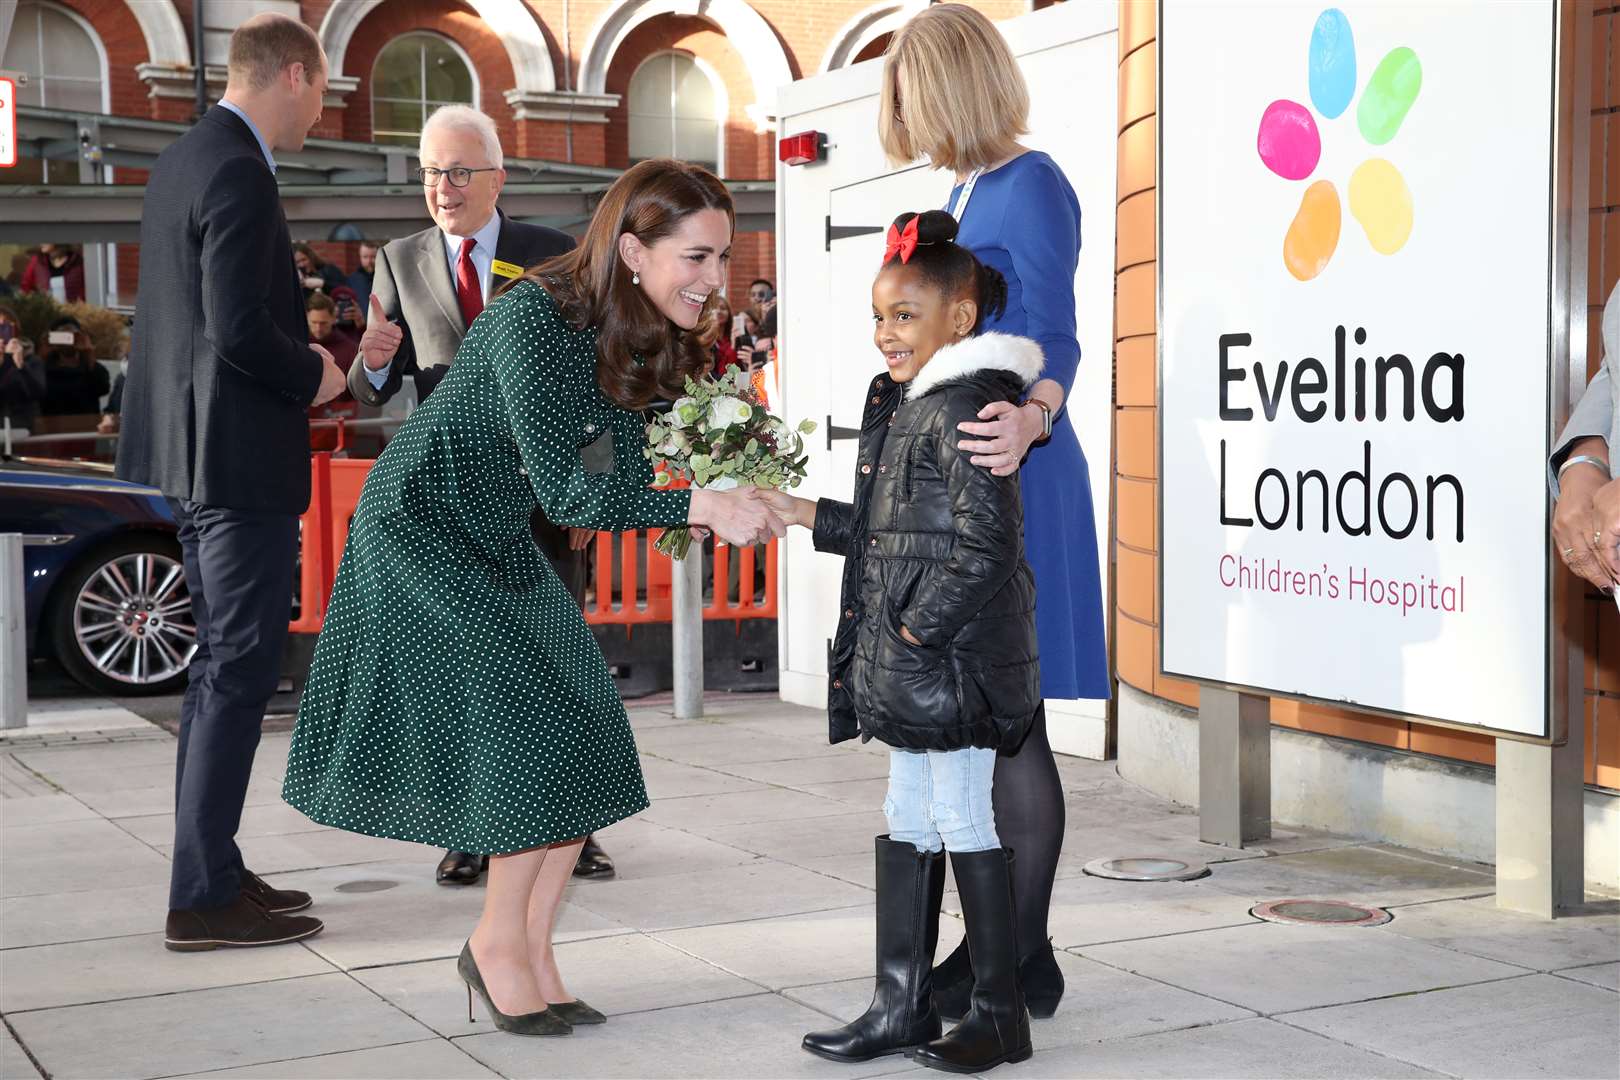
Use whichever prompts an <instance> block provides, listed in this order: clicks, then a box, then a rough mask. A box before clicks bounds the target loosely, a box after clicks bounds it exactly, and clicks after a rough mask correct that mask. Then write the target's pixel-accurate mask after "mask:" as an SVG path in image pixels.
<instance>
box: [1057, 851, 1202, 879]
mask: <svg viewBox="0 0 1620 1080" xmlns="http://www.w3.org/2000/svg"><path fill="white" fill-rule="evenodd" d="M1084 869H1085V872H1086V873H1088V874H1090V875H1091V876H1092V877H1100V878H1111V879H1113V880H1114V881H1191V880H1192V879H1193V878H1201V877H1204V876H1206V875H1207V874H1208V873H1209V867H1207V866H1205V865H1204V864H1203V863H1201V862H1188V861H1187V860H1185V859H1171V858H1166V857H1164V856H1159V855H1133V856H1129V857H1126V858H1123V859H1093V860H1092V861H1091V862H1088V863H1086V865H1085V868H1084Z"/></svg>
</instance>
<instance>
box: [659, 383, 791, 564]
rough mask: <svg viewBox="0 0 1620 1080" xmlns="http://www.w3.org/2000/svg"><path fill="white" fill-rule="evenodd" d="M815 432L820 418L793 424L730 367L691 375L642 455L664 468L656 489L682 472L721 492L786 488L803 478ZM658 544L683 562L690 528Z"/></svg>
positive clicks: (676, 531) (689, 542) (667, 534)
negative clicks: (808, 445)
mask: <svg viewBox="0 0 1620 1080" xmlns="http://www.w3.org/2000/svg"><path fill="white" fill-rule="evenodd" d="M815 430H816V422H815V421H814V420H806V421H804V422H803V423H801V424H800V425H799V426H798V427H797V428H794V427H789V426H788V424H787V423H786V421H784V420H781V419H780V418H778V417H775V416H772V415H771V414H770V413H769V412H768V411H766V409H765V407H764V406H763V405H761V404H760V403H759V397H758V395H757V394H756V393H755V391H754V387H753V383H752V381H751V380H750V377H749V375H748V373H747V372H744V371H742V370H741V369H740V368H732V369H730V370H728V371H727V372H726V373H725V374H723V375H719V376H713V375H705V376H704V377H703V378H701V379H687V380H686V396H685V397H682V398H680V399H679V400H678V401H676V402H675V404H674V406H673V407H672V408H671V409H670V410H669V412H668V413H666V414H665V415H663V416H660V417H658V418H656V419H654V420H653V422H652V423H651V424H649V425H648V426H647V448H646V449H645V450H644V451H643V453H644V454H645V455H646V457H647V459H648V460H649V461H651V462H652V463H653V466H654V467H655V468H657V467H658V466H663V468H662V469H660V470H659V473H658V476H657V478H656V479H655V480H654V484H655V485H656V486H658V487H668V486H669V485H670V484H672V483H674V481H675V478H676V477H677V476H679V477H684V478H686V479H688V480H691V481H692V483H693V484H695V485H697V486H698V487H700V488H710V489H712V490H715V491H725V490H728V489H730V488H735V487H740V486H742V485H744V484H752V485H753V486H754V487H759V488H770V489H774V490H777V491H786V490H787V489H788V488H792V487H798V485H799V481H801V480H803V479H804V463H805V462H806V461H807V460H808V457H807V456H806V455H805V453H804V438H803V436H805V435H808V434H810V433H811V432H812V431H815ZM655 546H656V547H657V548H658V550H659V551H661V552H663V553H664V554H665V555H669V556H672V557H673V558H676V559H684V558H686V553H687V551H688V549H690V548H691V546H692V530H691V529H690V528H689V527H687V526H684V525H683V526H680V527H678V528H674V529H667V530H665V532H664V535H663V536H661V537H659V538H658V543H657V544H656V545H655Z"/></svg>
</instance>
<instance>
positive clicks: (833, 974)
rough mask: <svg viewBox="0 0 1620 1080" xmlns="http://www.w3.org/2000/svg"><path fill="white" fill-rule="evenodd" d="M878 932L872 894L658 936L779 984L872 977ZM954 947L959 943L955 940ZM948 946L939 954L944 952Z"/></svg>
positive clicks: (722, 965) (712, 960) (764, 981)
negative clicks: (840, 904) (843, 903)
mask: <svg viewBox="0 0 1620 1080" xmlns="http://www.w3.org/2000/svg"><path fill="white" fill-rule="evenodd" d="M874 933H875V932H874V930H873V924H872V904H871V900H870V894H868V900H867V902H866V903H863V904H859V905H856V906H851V907H845V908H838V909H834V910H830V911H814V912H807V913H804V914H800V915H791V916H786V917H783V918H777V919H756V920H753V921H751V922H739V923H723V924H719V925H714V926H701V927H694V928H691V929H685V930H665V931H660V932H657V933H655V934H654V935H653V936H654V937H656V938H657V939H658V940H659V941H662V942H665V943H667V944H669V945H672V946H674V947H675V948H677V949H679V950H680V951H681V952H683V953H687V954H689V955H691V956H696V957H698V958H700V959H702V960H705V961H707V962H708V963H710V964H713V965H715V966H716V967H718V968H720V969H722V970H724V971H729V972H733V973H734V974H737V975H740V976H742V977H743V978H745V979H750V980H752V981H753V982H756V983H758V984H759V985H761V986H767V987H770V988H771V989H773V990H777V989H780V988H782V987H786V986H802V985H805V984H808V983H822V982H831V981H835V980H840V979H853V978H857V977H860V978H865V979H868V980H870V979H871V977H872V970H873V968H872V965H873V963H874V955H875V939H874ZM957 937H958V938H960V933H959V932H958V934H957ZM951 947H953V948H954V947H955V943H954V941H953V942H952V946H951ZM946 951H947V950H943V949H942V950H940V951H939V952H938V954H937V955H938V956H939V957H940V958H943V957H944V956H945V955H946Z"/></svg>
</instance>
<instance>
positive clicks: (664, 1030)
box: [456, 994, 914, 1080]
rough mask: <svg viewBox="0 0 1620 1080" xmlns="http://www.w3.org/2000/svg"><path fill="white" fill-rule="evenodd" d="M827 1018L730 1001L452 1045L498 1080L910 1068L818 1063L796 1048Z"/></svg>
mask: <svg viewBox="0 0 1620 1080" xmlns="http://www.w3.org/2000/svg"><path fill="white" fill-rule="evenodd" d="M825 1022H826V1017H824V1016H822V1015H821V1014H820V1013H817V1012H814V1011H813V1010H811V1009H807V1008H805V1007H804V1006H803V1005H800V1004H798V1003H797V1002H792V1001H788V1000H786V999H784V998H781V997H778V996H777V995H775V994H761V995H758V996H756V997H746V998H734V999H732V1000H729V1001H721V1002H711V1003H708V1004H703V1005H687V1006H683V1007H681V1008H676V1009H657V1010H654V1011H652V1012H639V1013H631V1014H630V1015H628V1016H620V1017H614V1018H612V1019H610V1020H609V1021H608V1022H607V1023H606V1024H604V1025H602V1026H601V1027H595V1028H589V1027H586V1028H575V1029H574V1033H573V1034H572V1035H570V1036H568V1037H567V1038H564V1039H523V1038H519V1037H516V1036H513V1035H508V1034H506V1033H505V1032H495V1033H492V1034H489V1035H474V1036H472V1037H471V1038H467V1039H457V1040H456V1045H457V1046H459V1047H460V1048H461V1049H463V1050H465V1051H466V1052H467V1053H469V1054H471V1055H472V1056H473V1057H475V1058H477V1059H478V1060H480V1061H482V1062H483V1063H484V1064H485V1065H488V1066H489V1067H490V1068H492V1069H494V1070H495V1071H496V1072H498V1073H500V1074H501V1075H502V1076H508V1077H512V1078H514V1080H527V1078H530V1077H557V1076H566V1077H571V1078H581V1080H585V1078H609V1077H614V1078H625V1080H636V1078H643V1077H645V1078H649V1080H654V1078H663V1077H682V1078H685V1077H694V1076H702V1077H716V1078H723V1077H742V1078H748V1080H754V1078H757V1077H811V1078H821V1077H824V1078H827V1080H861V1078H864V1077H869V1076H881V1075H885V1074H890V1073H896V1072H910V1071H912V1069H913V1068H914V1067H913V1066H911V1065H910V1063H909V1062H907V1061H905V1060H903V1059H900V1060H896V1059H894V1058H880V1059H878V1060H877V1061H869V1062H867V1063H865V1064H864V1065H844V1064H839V1063H836V1062H832V1061H823V1060H822V1059H820V1058H818V1057H813V1056H811V1055H810V1054H807V1053H805V1052H804V1051H803V1050H802V1049H800V1048H799V1040H800V1039H801V1038H802V1037H803V1034H804V1032H806V1031H809V1030H811V1029H813V1028H815V1027H816V1026H818V1025H821V1024H824V1023H825Z"/></svg>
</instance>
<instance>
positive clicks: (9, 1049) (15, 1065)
mask: <svg viewBox="0 0 1620 1080" xmlns="http://www.w3.org/2000/svg"><path fill="white" fill-rule="evenodd" d="M0 1076H3V1077H5V1078H6V1080H40V1071H39V1070H38V1069H36V1068H34V1063H33V1062H32V1061H29V1060H28V1055H27V1054H26V1053H24V1052H23V1048H22V1045H21V1044H20V1043H18V1042H17V1040H16V1039H15V1038H14V1037H12V1034H11V1031H10V1030H9V1029H8V1028H3V1027H0Z"/></svg>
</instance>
